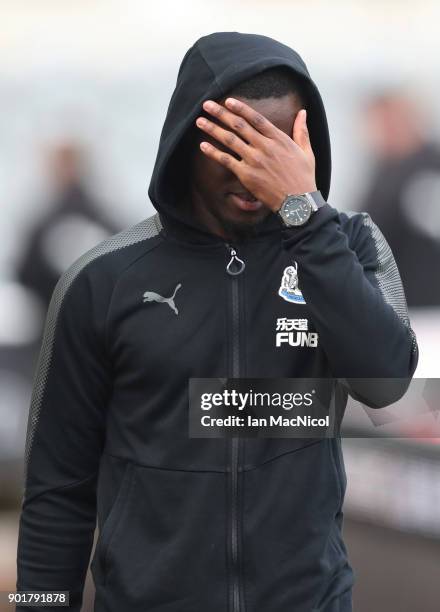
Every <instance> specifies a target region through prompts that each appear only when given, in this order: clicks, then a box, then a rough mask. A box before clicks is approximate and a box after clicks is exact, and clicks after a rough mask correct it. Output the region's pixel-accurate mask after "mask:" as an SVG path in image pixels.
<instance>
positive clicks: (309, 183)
mask: <svg viewBox="0 0 440 612" xmlns="http://www.w3.org/2000/svg"><path fill="white" fill-rule="evenodd" d="M225 106H226V108H225ZM225 106H222V105H220V104H217V102H214V101H212V100H206V101H205V102H204V103H203V108H204V110H206V111H207V112H209V113H210V114H212V115H213V116H214V117H215V118H216V119H218V120H220V121H221V122H222V123H224V124H225V126H229V127H230V128H232V129H233V130H234V132H235V133H234V132H231V131H228V130H227V129H224V128H223V127H220V126H219V125H217V124H216V123H214V122H212V121H209V120H208V119H205V118H204V117H198V118H197V120H196V125H197V126H198V127H199V128H201V129H202V130H204V131H205V132H206V133H207V134H209V135H210V136H213V137H214V138H215V139H216V140H218V141H219V142H221V143H223V144H224V145H226V146H227V147H228V148H229V149H231V150H232V151H234V152H235V153H237V155H238V156H239V157H240V158H241V159H240V160H238V159H236V158H235V157H234V156H233V155H229V154H228V153H225V152H224V151H220V150H219V149H217V148H216V147H214V146H213V145H212V144H210V143H208V142H201V143H200V149H201V150H202V151H203V153H205V155H207V156H208V157H210V158H212V159H214V160H215V161H217V162H219V163H220V164H221V165H222V166H225V167H226V168H228V169H229V170H231V171H232V172H233V173H234V174H235V175H236V176H237V178H238V179H239V180H240V182H241V184H242V185H243V186H244V187H246V189H248V190H249V191H250V192H251V193H252V194H253V195H254V196H255V197H256V198H257V199H258V200H260V201H261V202H262V203H263V204H265V205H266V206H267V207H268V208H270V209H271V210H272V211H273V212H276V211H278V210H279V208H280V206H281V203H282V202H283V200H284V198H285V197H286V195H287V194H289V193H290V194H299V193H305V192H307V191H316V189H317V187H316V182H315V156H314V154H313V150H312V146H311V144H310V138H309V131H308V129H307V123H306V111H305V109H301V110H300V111H299V112H298V114H297V116H296V118H295V121H294V124H293V131H292V138H291V137H290V136H288V134H286V133H285V132H283V131H282V130H280V129H278V128H277V127H276V126H275V125H274V124H273V123H271V122H270V121H269V120H268V119H266V117H264V116H263V115H261V114H260V113H258V112H256V111H255V110H254V109H253V108H251V107H250V106H248V105H247V104H245V103H244V102H241V101H240V100H236V99H235V98H227V99H226V100H225ZM240 136H241V137H242V138H240Z"/></svg>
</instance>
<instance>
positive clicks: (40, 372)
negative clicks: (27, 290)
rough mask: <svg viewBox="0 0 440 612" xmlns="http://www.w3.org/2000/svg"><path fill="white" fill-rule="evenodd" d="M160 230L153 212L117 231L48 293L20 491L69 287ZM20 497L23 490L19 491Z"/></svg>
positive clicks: (26, 469)
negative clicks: (87, 270)
mask: <svg viewBox="0 0 440 612" xmlns="http://www.w3.org/2000/svg"><path fill="white" fill-rule="evenodd" d="M161 229H162V224H161V221H160V217H159V215H158V214H157V213H155V214H154V215H152V216H151V217H147V218H146V219H143V220H142V221H141V222H139V223H137V224H136V225H133V226H130V227H129V228H126V229H124V230H122V231H121V232H119V233H117V234H114V235H112V236H110V237H108V238H106V239H105V240H103V241H101V242H100V243H99V244H97V245H96V246H94V247H93V248H91V249H89V250H88V251H86V252H85V253H83V255H81V256H80V257H79V258H78V259H77V260H76V261H75V262H74V263H73V264H72V265H71V266H70V267H69V268H68V269H67V270H66V271H65V272H64V273H63V274H62V275H61V277H60V279H59V280H58V282H57V284H56V286H55V289H54V291H53V293H52V298H51V301H50V304H49V307H48V311H47V314H46V320H45V325H44V331H43V339H42V344H41V348H40V352H39V356H38V361H37V365H36V368H35V373H34V379H33V386H32V396H31V402H30V408H29V415H28V423H27V431H26V442H25V452H24V480H23V488H24V489H25V487H26V480H27V472H28V464H29V461H30V455H31V450H32V442H33V439H34V434H35V430H36V427H37V423H38V419H39V415H40V410H41V406H42V402H43V396H44V390H45V388H46V384H47V377H48V373H49V369H50V366H51V359H52V351H53V346H54V339H55V329H56V325H57V321H58V316H59V312H60V308H61V305H62V303H63V300H64V298H65V296H66V294H67V291H68V290H69V288H70V287H71V285H72V283H73V281H74V280H75V278H76V277H77V276H78V274H79V273H80V272H81V271H82V270H84V268H85V267H86V266H88V265H89V264H90V263H91V262H93V261H95V260H96V259H98V258H99V257H102V256H104V255H106V254H108V253H111V252H113V251H117V250H119V249H123V248H125V247H128V246H131V245H133V244H135V243H138V242H142V241H144V240H148V239H149V238H153V237H154V236H157V235H158V234H159V233H160V231H161ZM23 498H24V491H23Z"/></svg>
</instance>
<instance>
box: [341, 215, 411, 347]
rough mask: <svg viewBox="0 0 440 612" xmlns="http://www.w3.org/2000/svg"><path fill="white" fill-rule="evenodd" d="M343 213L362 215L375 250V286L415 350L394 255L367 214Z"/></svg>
mask: <svg viewBox="0 0 440 612" xmlns="http://www.w3.org/2000/svg"><path fill="white" fill-rule="evenodd" d="M344 213H345V214H346V215H347V217H349V218H351V217H353V216H355V215H362V218H363V219H362V223H363V225H364V227H366V228H368V230H369V231H370V234H371V237H372V239H373V242H374V246H375V249H376V257H377V268H376V270H375V273H374V275H375V277H376V282H377V285H378V287H379V290H380V292H381V294H382V296H383V298H384V300H385V302H387V304H389V305H390V306H391V307H392V308H393V310H394V312H395V313H396V314H397V316H398V317H399V319H400V320H401V321H402V322H403V323H404V324H405V325H406V327H408V329H409V331H410V335H411V339H412V348H413V350H415V348H416V346H417V341H416V336H415V333H414V331H413V330H412V328H411V324H410V319H409V315H408V306H407V302H406V297H405V291H404V288H403V285H402V279H401V277H400V273H399V269H398V267H397V264H396V262H395V259H394V255H393V253H392V251H391V248H390V246H389V244H388V242H387V241H386V238H385V236H384V235H383V233H382V232H381V230H380V229H379V227H378V226H377V225H376V223H375V222H374V221H373V219H372V218H371V216H370V214H369V213H367V212H363V211H352V210H348V211H344Z"/></svg>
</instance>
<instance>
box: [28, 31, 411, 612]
mask: <svg viewBox="0 0 440 612" xmlns="http://www.w3.org/2000/svg"><path fill="white" fill-rule="evenodd" d="M259 75H260V76H261V78H259ZM254 77H255V78H254ZM298 87H301V90H299V89H297V88H298ZM232 94H234V95H235V96H236V99H237V101H238V102H239V105H238V106H232V104H230V103H229V102H227V100H226V98H228V97H231V96H232ZM209 100H211V101H212V102H214V104H213V105H212V107H211V108H208V105H207V104H205V102H206V101H209ZM304 104H306V105H307V121H308V122H307V123H306V117H305V114H304V113H303V112H300V110H302V107H303V105H304ZM202 115H203V116H205V117H209V118H210V121H211V123H210V124H205V127H204V129H203V130H202V129H201V128H199V127H198V123H196V120H197V118H198V117H199V116H202ZM307 126H308V127H307ZM202 141H205V142H208V143H209V144H210V145H211V146H210V147H208V148H207V149H202ZM315 159H316V167H315ZM330 167H331V164H330V144H329V134H328V128H327V122H326V116H325V111H324V107H323V104H322V100H321V97H320V94H319V92H318V89H317V88H316V85H315V84H314V83H313V81H312V80H311V78H310V76H309V73H308V71H307V69H306V66H305V64H304V62H303V61H302V59H301V58H300V57H299V56H298V54H297V53H296V52H295V51H293V50H292V49H290V48H289V47H287V46H285V45H283V44H281V43H279V42H278V41H276V40H273V39H271V38H269V37H265V36H261V35H256V34H242V33H239V32H217V33H213V34H210V35H208V36H204V37H202V38H200V39H199V40H198V41H196V43H195V44H194V45H193V46H192V47H191V48H190V49H189V50H188V52H187V53H186V55H185V57H184V59H183V61H182V64H181V66H180V69H179V73H178V79H177V83H176V88H175V91H174V93H173V96H172V98H171V102H170V106H169V109H168V113H167V117H166V119H165V123H164V126H163V130H162V134H161V139H160V144H159V150H158V154H157V159H156V164H155V167H154V171H153V175H152V178H151V183H150V187H149V196H150V198H151V200H152V202H153V204H154V206H155V207H156V209H157V213H156V214H154V215H153V216H151V217H149V218H147V219H145V220H143V221H141V222H140V223H139V224H137V225H136V226H134V227H132V228H129V229H128V230H126V231H124V232H122V233H120V234H117V235H115V236H113V237H112V238H110V239H108V240H106V241H104V242H102V243H100V244H99V245H98V246H97V247H96V248H95V249H93V250H92V251H89V252H88V253H86V254H85V255H84V256H83V257H82V258H80V259H79V260H78V261H77V262H76V263H75V264H74V265H73V266H72V267H71V268H70V270H69V271H68V272H67V273H66V274H64V276H63V278H62V280H61V281H60V283H59V284H58V286H57V289H56V291H55V292H54V297H53V299H52V302H51V306H50V309H49V312H48V319H47V328H46V334H45V340H44V342H43V347H42V351H41V359H40V363H39V366H38V372H37V376H36V381H35V386H34V394H33V398H32V406H31V412H30V417H29V428H28V436H27V445H26V466H27V469H26V472H25V479H26V480H25V482H26V487H25V491H24V500H23V510H22V515H21V521H20V538H19V547H18V580H17V589H37V588H39V589H52V590H53V589H64V590H69V591H70V600H71V607H72V608H73V609H75V610H79V608H80V602H81V593H82V587H83V582H84V576H85V573H86V568H87V564H88V559H89V555H90V551H91V547H92V540H93V528H94V525H95V491H96V487H97V515H98V527H99V537H98V541H97V545H96V550H95V554H94V556H93V560H92V565H91V568H92V572H93V576H94V580H95V585H96V602H95V610H96V611H97V612H116V611H118V612H119V611H120V610H130V611H132V612H138V611H139V612H140V611H142V612H145V611H146V610H149V611H150V610H151V611H153V610H165V609H166V610H167V611H169V612H177V611H178V612H202V611H205V610H210V611H211V612H220V611H221V612H224V611H225V610H229V611H230V612H244V611H248V612H251V611H252V612H256V611H258V612H260V611H261V612H263V611H264V612H266V611H267V612H269V611H270V612H287V611H290V610H295V612H311V611H312V610H315V611H317V610H319V611H320V612H336V611H338V612H341V611H343V612H347V611H349V610H351V588H352V585H353V571H352V568H351V566H350V564H349V561H348V558H347V551H346V548H345V545H344V542H343V538H342V520H343V512H342V504H343V499H344V493H345V486H346V476H345V471H344V466H343V461H342V454H341V444H340V438H339V437H332V438H321V439H316V438H315V439H308V438H299V437H297V438H283V439H276V438H260V439H258V438H242V437H232V438H231V437H226V438H216V439H207V438H194V437H190V436H189V435H188V385H189V379H190V378H224V377H232V378H239V377H254V378H257V377H273V378H282V377H324V378H325V377H332V376H334V377H336V378H338V383H337V386H338V389H339V391H340V393H342V394H345V395H344V400H345V401H346V399H347V393H348V391H349V392H350V393H351V394H352V395H353V396H355V397H357V398H360V399H361V400H362V401H364V402H365V403H368V404H369V405H371V406H376V407H380V406H383V405H385V404H386V403H389V402H391V401H395V400H396V399H398V398H399V397H400V396H401V395H402V394H403V393H404V392H405V390H406V388H407V386H408V384H409V380H410V378H411V376H412V374H413V372H414V369H415V367H416V364H417V355H418V353H417V343H416V340H415V336H414V334H413V332H412V330H411V327H410V324H409V320H408V314H407V311H406V304H405V297H404V293H403V290H402V286H401V283H400V279H399V275H398V272H397V269H396V267H395V263H394V260H393V257H392V254H391V252H390V250H389V248H388V247H387V245H386V243H385V241H384V239H383V237H382V236H381V234H380V233H379V232H378V230H377V228H376V227H375V226H374V225H373V224H372V222H371V220H370V219H369V217H368V216H366V215H364V214H362V213H359V214H353V215H348V214H345V213H344V214H343V213H338V211H337V210H336V209H335V208H333V207H332V206H331V205H330V204H328V203H327V202H326V198H327V197H328V192H329V185H330ZM304 194H308V195H304ZM310 194H311V195H310ZM298 196H300V197H298ZM310 198H311V200H310ZM280 208H281V209H282V210H281V214H280V213H279V212H278V211H279V210H280ZM279 320H281V321H293V322H297V321H301V325H302V326H304V325H305V326H306V327H307V331H308V332H310V333H314V334H317V335H318V338H319V340H318V343H317V345H303V346H291V345H290V344H289V343H282V344H281V345H279V346H277V343H276V342H275V334H276V328H277V324H278V321H279ZM367 377H377V378H378V379H381V378H385V379H388V378H395V379H396V380H397V381H401V382H398V383H397V384H396V385H395V386H393V389H394V391H393V393H392V394H391V395H390V393H389V391H388V392H387V393H385V391H384V386H383V385H381V384H379V381H378V384H377V385H373V386H372V385H371V384H368V381H366V380H365V378H367ZM19 609H20V610H25V609H26V608H24V607H21V608H19Z"/></svg>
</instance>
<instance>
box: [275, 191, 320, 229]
mask: <svg viewBox="0 0 440 612" xmlns="http://www.w3.org/2000/svg"><path fill="white" fill-rule="evenodd" d="M293 202H298V203H301V204H307V208H308V211H309V214H308V215H307V219H304V220H303V221H301V222H298V223H295V222H293V223H292V221H291V220H290V219H289V218H287V217H286V216H285V209H286V207H287V206H288V205H289V204H292V203H293ZM312 212H313V207H312V205H311V203H310V201H309V199H308V198H307V197H306V196H304V195H302V194H298V195H288V196H287V197H286V198H285V200H284V202H283V204H282V205H281V208H280V210H279V211H278V214H279V215H280V216H281V218H282V220H283V222H284V224H285V225H288V226H289V227H299V226H301V225H304V224H305V223H307V221H308V220H309V219H310V217H311V215H312Z"/></svg>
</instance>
